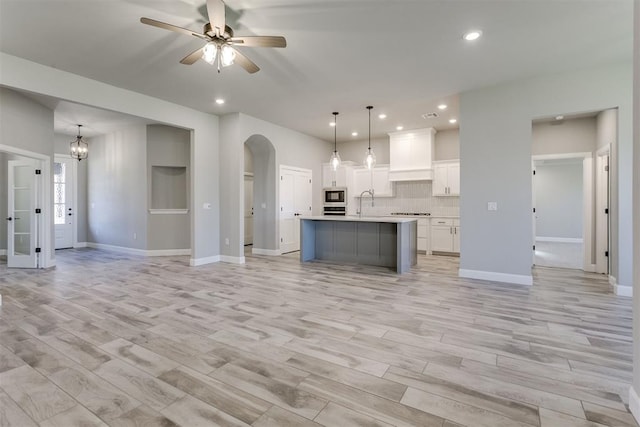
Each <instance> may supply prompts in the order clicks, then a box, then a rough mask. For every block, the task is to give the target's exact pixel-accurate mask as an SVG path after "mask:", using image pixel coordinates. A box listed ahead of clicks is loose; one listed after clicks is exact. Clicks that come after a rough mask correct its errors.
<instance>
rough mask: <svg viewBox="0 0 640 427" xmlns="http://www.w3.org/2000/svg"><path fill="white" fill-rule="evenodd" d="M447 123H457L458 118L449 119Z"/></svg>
mask: <svg viewBox="0 0 640 427" xmlns="http://www.w3.org/2000/svg"><path fill="white" fill-rule="evenodd" d="M449 123H451V124H454V123H458V119H449Z"/></svg>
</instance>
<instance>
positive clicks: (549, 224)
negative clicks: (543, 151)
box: [534, 159, 583, 239]
mask: <svg viewBox="0 0 640 427" xmlns="http://www.w3.org/2000/svg"><path fill="white" fill-rule="evenodd" d="M534 181H535V185H534V188H535V207H536V237H563V238H573V239H581V238H582V237H583V236H582V198H583V197H582V186H583V185H582V159H580V160H577V161H573V162H569V161H558V162H546V163H541V164H537V165H536V175H535V177H534Z"/></svg>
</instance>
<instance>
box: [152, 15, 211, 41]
mask: <svg viewBox="0 0 640 427" xmlns="http://www.w3.org/2000/svg"><path fill="white" fill-rule="evenodd" d="M140 22H142V23H143V24H147V25H151V26H152V27H158V28H162V29H163V30H169V31H174V32H176V33H180V34H185V35H187V36H196V37H198V38H201V39H206V38H205V37H204V36H203V35H202V34H199V33H194V32H193V31H191V30H188V29H186V28H182V27H178V26H175V25H171V24H167V23H166V22H161V21H156V20H155V19H151V18H140Z"/></svg>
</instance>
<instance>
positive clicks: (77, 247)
mask: <svg viewBox="0 0 640 427" xmlns="http://www.w3.org/2000/svg"><path fill="white" fill-rule="evenodd" d="M88 246H89V244H88V243H87V242H76V243H75V244H74V245H73V248H74V249H79V248H86V247H88Z"/></svg>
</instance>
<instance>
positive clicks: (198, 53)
mask: <svg viewBox="0 0 640 427" xmlns="http://www.w3.org/2000/svg"><path fill="white" fill-rule="evenodd" d="M202 49H204V48H202V47H201V48H200V49H196V50H194V51H193V52H191V53H190V54H189V55H187V56H185V57H184V58H182V59H181V60H180V63H181V64H184V65H191V64H193V63H194V62H196V61H197V60H198V59H200V58H202Z"/></svg>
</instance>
